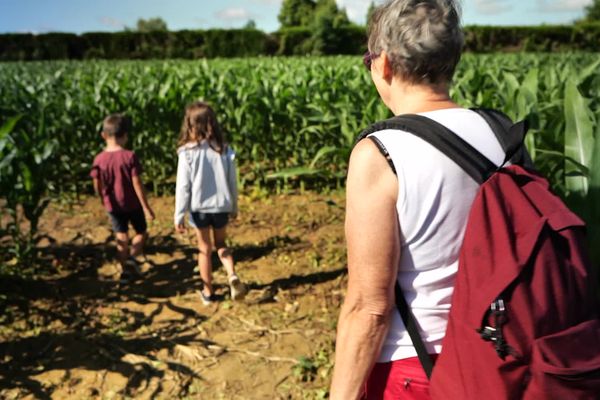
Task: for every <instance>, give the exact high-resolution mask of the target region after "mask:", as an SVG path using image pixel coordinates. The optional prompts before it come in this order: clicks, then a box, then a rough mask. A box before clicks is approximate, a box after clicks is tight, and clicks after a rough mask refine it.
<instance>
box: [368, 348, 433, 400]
mask: <svg viewBox="0 0 600 400" xmlns="http://www.w3.org/2000/svg"><path fill="white" fill-rule="evenodd" d="M431 357H432V358H433V360H434V361H435V359H436V358H437V355H432V356H431ZM363 399H365V400H431V397H429V379H427V375H425V371H424V370H423V367H422V366H421V362H420V361H419V358H418V357H411V358H405V359H403V360H398V361H392V362H387V363H376V364H375V366H374V367H373V370H372V371H371V375H369V379H368V380H367V383H366V385H365V394H364V395H363Z"/></svg>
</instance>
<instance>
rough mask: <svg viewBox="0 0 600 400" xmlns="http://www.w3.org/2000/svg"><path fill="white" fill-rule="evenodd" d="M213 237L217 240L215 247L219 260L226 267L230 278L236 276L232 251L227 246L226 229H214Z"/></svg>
mask: <svg viewBox="0 0 600 400" xmlns="http://www.w3.org/2000/svg"><path fill="white" fill-rule="evenodd" d="M213 237H214V240H215V247H216V248H217V254H218V255H219V260H221V263H222V264H223V266H224V267H225V270H226V271H227V275H228V276H233V275H235V267H234V265H233V254H232V252H231V249H230V248H228V247H227V246H226V245H225V238H226V237H227V232H226V228H225V227H223V228H219V229H213Z"/></svg>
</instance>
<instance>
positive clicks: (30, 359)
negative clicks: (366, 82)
mask: <svg viewBox="0 0 600 400" xmlns="http://www.w3.org/2000/svg"><path fill="white" fill-rule="evenodd" d="M151 203H152V205H153V207H154V209H155V212H156V214H157V220H156V221H154V222H152V223H151V224H150V228H149V232H150V235H151V237H150V240H149V243H148V245H147V248H146V253H147V257H148V263H146V264H145V265H144V266H143V270H144V273H143V277H142V278H139V279H136V280H135V281H132V282H128V283H127V282H120V281H119V279H118V275H119V268H118V266H117V264H116V263H115V262H114V238H113V236H112V234H111V231H110V226H109V224H108V219H107V217H106V214H105V212H104V211H103V209H102V207H101V205H100V202H99V200H98V199H97V198H87V199H84V200H82V201H80V202H79V203H77V204H75V205H73V204H59V203H53V204H52V205H51V206H50V207H49V209H48V210H47V211H46V213H45V214H44V216H43V218H42V222H41V233H42V234H43V235H45V236H44V238H43V239H42V240H41V241H40V243H39V246H40V253H39V256H40V261H39V262H38V263H39V265H35V266H32V268H29V269H28V270H31V271H34V272H30V273H26V274H25V276H19V275H23V274H18V275H14V276H7V275H2V276H0V398H2V399H33V398H35V399H125V398H135V399H151V398H156V399H172V398H181V399H304V398H307V399H312V398H324V397H325V396H326V394H327V385H328V382H329V377H330V374H331V367H332V355H333V340H334V335H335V324H336V319H337V315H338V312H339V308H340V303H341V301H342V298H343V293H344V288H345V283H346V282H345V281H346V272H345V250H344V241H343V207H344V200H343V195H342V194H341V193H337V192H336V193H332V194H315V193H304V194H287V195H269V196H265V195H260V194H256V195H248V196H241V198H240V215H239V217H238V219H237V220H236V221H234V222H232V223H231V225H230V228H229V234H230V245H231V246H232V247H233V249H234V257H235V259H236V267H237V268H238V273H239V275H240V277H241V278H242V279H243V280H244V281H245V282H246V283H247V284H248V286H249V289H250V291H249V293H248V296H247V297H246V299H244V300H243V301H242V302H233V301H231V299H230V298H229V289H228V287H227V285H226V281H227V278H226V274H225V272H224V269H223V268H222V267H221V266H220V264H219V262H218V259H217V258H216V257H213V260H214V263H215V272H214V279H215V283H216V293H217V295H218V297H219V301H218V302H217V303H216V304H214V305H210V306H204V305H203V304H202V303H201V302H200V299H199V296H198V295H197V293H196V290H198V289H199V288H200V282H199V279H198V274H197V272H195V271H194V269H195V267H196V252H195V250H194V240H193V236H192V232H189V233H188V234H184V235H178V234H175V233H174V231H173V228H172V212H173V204H174V199H173V198H170V197H161V198H153V199H151ZM9 264H10V262H9ZM33 267H35V268H33ZM9 268H10V266H9ZM13 268H14V267H13Z"/></svg>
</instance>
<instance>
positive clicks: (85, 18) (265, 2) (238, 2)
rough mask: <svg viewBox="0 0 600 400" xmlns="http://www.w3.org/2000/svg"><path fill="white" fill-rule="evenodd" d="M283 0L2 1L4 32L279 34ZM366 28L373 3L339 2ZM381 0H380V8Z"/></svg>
mask: <svg viewBox="0 0 600 400" xmlns="http://www.w3.org/2000/svg"><path fill="white" fill-rule="evenodd" d="M281 1H282V0H169V1H167V0H91V1H90V0H0V32H34V33H43V32H49V31H60V32H75V33H81V32H90V31H116V30H122V29H123V28H124V27H125V26H131V27H133V26H135V23H136V21H137V19H138V18H151V17H156V16H159V17H161V18H163V19H164V20H165V21H166V22H167V25H168V27H169V29H171V30H179V29H206V28H215V27H220V28H235V27H241V26H243V25H244V24H245V23H246V22H247V21H248V20H249V19H252V20H254V21H255V22H256V24H257V26H258V28H259V29H262V30H264V31H267V32H272V31H275V30H276V29H277V28H278V26H279V23H278V21H277V13H278V12H279V7H280V5H281ZM337 2H338V5H340V6H341V7H344V8H345V9H346V11H347V13H348V16H349V17H350V19H352V20H353V21H355V22H357V23H364V19H365V15H366V10H367V7H368V5H369V3H370V0H337ZM381 2H382V0H376V3H381ZM590 2H591V0H462V8H463V21H464V23H465V24H467V25H472V24H479V25H537V24H544V23H545V24H566V23H570V22H572V21H573V20H574V19H577V18H579V17H581V16H582V15H583V8H584V7H585V5H587V4H589V3H590Z"/></svg>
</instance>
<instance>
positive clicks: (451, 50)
mask: <svg viewBox="0 0 600 400" xmlns="http://www.w3.org/2000/svg"><path fill="white" fill-rule="evenodd" d="M463 42H464V38H463V33H462V29H461V27H460V11H459V8H458V5H457V4H456V3H455V2H454V0H389V1H388V2H386V3H385V4H383V5H381V6H380V7H378V8H377V9H376V10H375V12H374V13H373V16H372V17H371V20H370V21H369V51H370V52H372V53H373V54H379V53H381V52H382V51H385V52H386V54H387V56H388V58H389V59H390V63H391V66H392V69H393V71H394V74H395V75H398V76H400V77H401V78H403V79H405V80H407V81H408V82H410V83H416V84H419V83H428V84H438V83H447V82H450V81H451V80H452V75H454V70H455V68H456V64H458V61H459V60H460V54H461V51H462V46H463Z"/></svg>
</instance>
